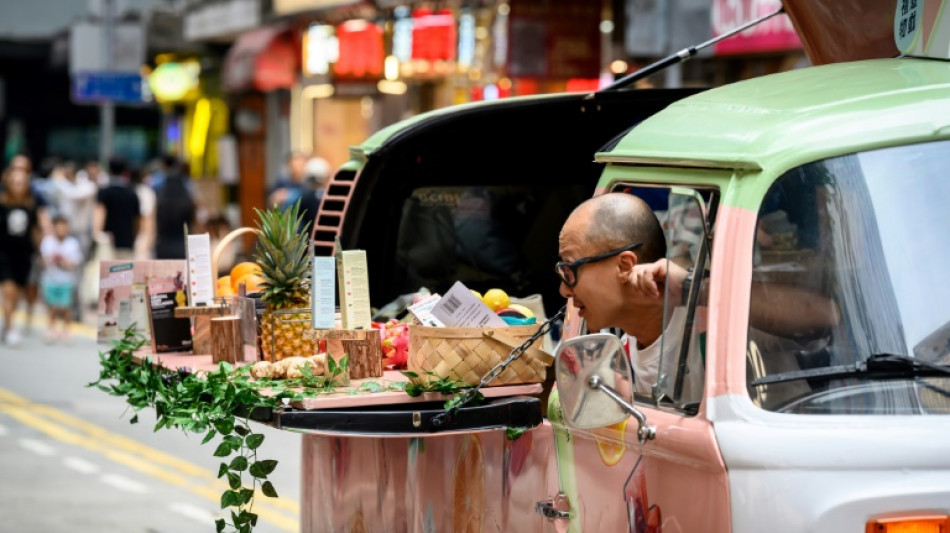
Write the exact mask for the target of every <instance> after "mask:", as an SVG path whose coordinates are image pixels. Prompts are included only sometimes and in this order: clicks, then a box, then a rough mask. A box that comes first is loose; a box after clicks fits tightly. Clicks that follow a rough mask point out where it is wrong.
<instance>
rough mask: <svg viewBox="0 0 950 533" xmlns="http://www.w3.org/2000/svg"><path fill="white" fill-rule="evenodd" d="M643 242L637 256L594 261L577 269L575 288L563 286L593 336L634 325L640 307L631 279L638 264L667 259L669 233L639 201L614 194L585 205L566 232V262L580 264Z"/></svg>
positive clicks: (623, 254)
mask: <svg viewBox="0 0 950 533" xmlns="http://www.w3.org/2000/svg"><path fill="white" fill-rule="evenodd" d="M636 243H642V244H641V245H640V246H639V247H638V248H637V249H636V250H634V251H629V250H628V251H623V252H620V253H617V254H614V255H611V256H609V257H606V258H604V259H600V260H597V261H590V262H587V263H584V264H582V265H580V266H577V267H576V268H575V269H574V273H575V274H576V275H575V279H574V282H575V283H574V286H573V287H569V286H568V285H567V284H566V283H564V282H563V281H562V282H561V295H562V296H564V297H565V298H568V297H573V298H574V305H575V306H576V307H577V308H578V309H579V310H580V311H579V315H580V316H581V317H583V318H585V319H586V320H587V324H588V327H589V329H590V330H591V331H597V330H600V329H603V328H608V327H623V325H624V322H625V321H629V320H631V310H633V311H636V305H635V304H634V302H633V301H632V300H631V298H630V294H629V291H628V289H629V283H630V274H631V272H632V270H633V267H635V266H636V265H638V264H647V263H652V262H654V261H657V260H659V259H662V258H663V257H664V256H665V255H666V240H665V238H664V235H663V228H662V227H661V226H660V223H659V221H657V219H656V216H655V215H654V214H653V211H652V210H651V209H650V207H649V206H648V205H647V204H646V203H644V202H643V201H642V200H640V199H639V198H637V197H636V196H633V195H630V194H624V193H610V194H605V195H602V196H597V197H594V198H592V199H590V200H587V201H586V202H584V203H582V204H581V205H579V206H578V207H577V208H576V209H575V210H574V212H572V213H571V215H570V216H569V217H568V218H567V221H566V222H565V223H564V226H563V227H562V228H561V234H560V237H559V252H560V255H561V260H562V261H565V262H568V263H574V262H576V261H578V260H581V259H585V258H591V257H595V256H598V255H601V254H605V253H607V252H612V251H615V250H618V249H621V248H624V247H626V246H629V245H631V244H636ZM624 329H626V328H624Z"/></svg>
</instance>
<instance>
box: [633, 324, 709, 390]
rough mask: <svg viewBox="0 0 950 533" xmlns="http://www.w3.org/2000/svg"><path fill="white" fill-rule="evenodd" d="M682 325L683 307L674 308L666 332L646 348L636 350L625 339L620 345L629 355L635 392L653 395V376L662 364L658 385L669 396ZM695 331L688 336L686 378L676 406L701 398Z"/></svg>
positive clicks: (681, 337) (700, 370)
mask: <svg viewBox="0 0 950 533" xmlns="http://www.w3.org/2000/svg"><path fill="white" fill-rule="evenodd" d="M685 326H686V308H685V307H676V308H674V309H673V315H672V316H671V317H670V319H669V321H668V322H667V324H666V329H664V330H663V335H661V336H660V338H658V339H657V340H656V341H655V342H654V343H653V344H651V345H649V346H647V347H646V348H643V349H642V350H638V349H637V339H636V338H635V337H631V336H625V339H624V343H625V345H626V346H627V351H628V353H629V354H630V364H631V366H632V367H633V380H634V383H635V384H636V386H637V393H639V394H642V395H644V396H652V395H653V386H654V385H656V383H657V377H658V376H657V374H658V373H659V371H660V365H661V364H662V365H663V372H662V376H663V378H662V379H663V382H662V383H661V384H660V386H661V390H662V391H663V392H665V393H666V394H667V395H668V396H672V395H673V388H674V386H675V383H676V381H675V380H676V371H677V364H678V362H679V358H680V348H681V346H682V345H683V328H684V327H685ZM695 329H696V328H695V327H694V331H693V334H692V335H690V342H689V355H688V356H687V365H686V366H687V370H686V377H685V378H684V381H683V395H682V396H683V397H682V399H680V401H678V402H677V403H679V404H683V403H693V402H698V401H700V400H701V399H702V395H703V360H702V353H700V349H699V341H698V338H699V334H698V332H697V331H695ZM661 355H662V363H661V357H660V356H661Z"/></svg>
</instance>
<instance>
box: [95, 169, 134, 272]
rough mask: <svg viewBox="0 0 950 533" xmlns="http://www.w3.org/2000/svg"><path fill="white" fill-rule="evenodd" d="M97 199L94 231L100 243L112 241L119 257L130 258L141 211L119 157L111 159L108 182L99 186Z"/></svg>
mask: <svg viewBox="0 0 950 533" xmlns="http://www.w3.org/2000/svg"><path fill="white" fill-rule="evenodd" d="M96 202H97V203H96V216H95V226H94V228H95V229H94V232H95V233H94V234H95V235H96V240H97V242H102V241H103V240H105V241H107V242H111V243H112V247H113V249H114V250H115V257H116V259H129V260H131V259H132V258H133V257H134V255H135V252H134V248H135V236H136V235H137V234H138V231H139V223H140V221H141V217H142V212H141V207H140V205H139V197H138V195H137V194H135V190H134V189H133V188H132V187H131V185H130V184H129V174H128V171H127V167H126V165H125V163H124V162H122V161H120V160H117V159H115V160H112V161H110V162H109V185H107V186H106V187H103V188H102V189H99V194H98V196H97V198H96Z"/></svg>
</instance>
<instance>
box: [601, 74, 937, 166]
mask: <svg viewBox="0 0 950 533" xmlns="http://www.w3.org/2000/svg"><path fill="white" fill-rule="evenodd" d="M948 137H950V63H947V62H943V61H937V60H927V59H910V58H900V59H879V60H871V61H859V62H853V63H839V64H833V65H825V66H819V67H809V68H804V69H799V70H794V71H790V72H784V73H780V74H774V75H770V76H763V77H760V78H755V79H751V80H747V81H743V82H738V83H734V84H730V85H726V86H723V87H720V88H717V89H712V90H709V91H705V92H702V93H699V94H697V95H694V96H691V97H689V98H685V99H683V100H680V101H679V102H676V103H674V104H672V105H670V106H669V107H668V108H666V109H665V110H663V111H661V112H659V113H657V114H656V115H654V116H652V117H650V118H649V119H647V120H645V121H643V122H642V123H641V124H640V125H638V126H637V127H636V128H634V129H633V130H632V131H631V132H630V133H629V134H628V135H627V136H626V137H624V138H623V139H622V140H621V141H620V143H618V144H617V146H616V147H615V148H614V149H613V150H611V151H610V152H608V153H604V154H598V159H600V160H605V161H611V160H614V161H626V160H630V161H632V162H645V163H657V162H661V163H667V164H674V165H686V166H704V167H705V166H708V167H718V168H722V167H726V168H747V169H755V168H762V169H770V170H772V172H775V171H780V169H788V168H791V167H793V166H797V165H799V164H803V163H806V162H809V161H814V160H817V159H821V158H824V157H830V156H834V155H840V154H844V153H851V152H855V151H859V150H866V149H873V148H879V147H883V146H891V145H898V144H905V143H909V142H919V141H926V140H936V139H939V138H948ZM772 172H767V173H766V174H772ZM773 175H774V174H773Z"/></svg>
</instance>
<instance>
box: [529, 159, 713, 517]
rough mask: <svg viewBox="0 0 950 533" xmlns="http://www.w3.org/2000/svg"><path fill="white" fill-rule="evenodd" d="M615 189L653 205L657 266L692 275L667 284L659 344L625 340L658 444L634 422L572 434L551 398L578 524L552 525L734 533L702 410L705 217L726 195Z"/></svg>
mask: <svg viewBox="0 0 950 533" xmlns="http://www.w3.org/2000/svg"><path fill="white" fill-rule="evenodd" d="M608 172H609V170H608ZM677 172H680V173H683V174H686V172H685V171H680V170H676V171H673V172H672V173H668V174H667V177H669V178H672V177H673V176H672V174H674V173H677ZM692 173H693V174H694V175H695V174H696V171H692ZM703 173H706V172H705V171H704V172H703ZM717 173H721V172H718V171H714V172H708V173H706V174H709V177H715V176H714V174H717ZM613 190H614V191H622V192H627V193H630V194H635V195H637V196H639V197H640V198H641V199H643V200H644V201H646V202H647V203H648V204H650V206H651V207H652V208H653V210H654V213H655V214H656V215H657V218H658V220H659V222H660V223H661V225H662V227H663V228H664V230H665V235H666V256H665V258H663V259H660V260H659V261H660V262H662V263H663V264H664V265H665V266H666V268H667V270H668V271H671V270H678V271H679V272H681V273H686V272H687V269H691V271H692V273H691V274H689V277H688V278H687V279H688V280H689V281H688V283H686V284H683V285H678V286H675V285H676V284H673V283H668V284H665V285H661V288H662V289H664V290H663V291H662V292H661V294H662V299H663V301H662V302H659V308H658V310H657V312H660V313H662V316H663V328H662V335H661V336H660V337H659V339H657V340H656V341H655V342H650V343H649V345H646V346H644V345H643V344H642V343H639V342H638V341H637V339H636V338H634V337H631V336H627V335H623V340H624V341H625V343H626V346H627V347H628V354H629V356H630V361H631V365H632V367H633V369H634V381H635V383H636V394H635V405H636V407H637V408H638V409H640V410H641V411H642V412H643V414H644V415H646V419H647V424H648V425H649V426H653V427H655V429H656V436H655V438H654V439H652V440H649V441H647V442H644V443H641V442H639V440H638V427H637V421H636V420H635V419H633V418H628V419H627V420H625V421H623V422H621V423H619V424H616V425H614V426H609V427H605V428H599V429H594V430H577V429H573V428H570V427H569V426H567V424H566V423H565V422H564V419H563V415H562V413H561V411H560V406H559V405H558V403H557V400H556V398H555V395H554V394H552V400H551V401H549V405H548V416H549V419H550V421H551V424H552V426H554V429H555V450H556V452H557V456H558V470H559V472H558V475H559V484H560V488H561V493H562V496H561V499H566V500H567V502H569V508H570V511H569V514H570V519H569V525H568V523H566V522H565V520H564V519H561V520H560V521H558V520H553V521H552V522H551V524H552V527H551V529H550V530H552V531H564V530H565V529H566V530H567V531H571V532H574V533H577V532H581V531H629V532H631V533H634V532H635V533H644V532H650V533H659V532H664V533H668V532H679V531H682V532H691V531H704V532H716V531H723V532H724V531H729V527H730V515H729V495H728V482H727V477H726V472H725V467H724V465H723V462H722V459H721V454H720V452H719V448H718V445H717V443H716V440H715V436H714V432H713V428H712V425H711V423H710V422H709V421H708V420H707V419H706V417H705V413H704V410H703V403H702V400H703V394H704V388H705V363H706V361H705V357H706V325H707V321H706V313H705V308H706V298H707V292H708V284H709V276H713V275H715V273H713V272H709V264H710V255H709V250H710V248H709V247H710V246H711V242H710V241H708V240H707V239H706V237H705V235H706V234H707V232H704V230H703V226H704V223H705V222H706V221H707V220H708V221H709V222H714V219H712V218H709V217H704V213H705V212H707V211H708V212H709V213H715V211H716V204H717V199H718V194H719V193H718V191H717V190H716V189H715V188H712V187H698V188H695V189H692V188H688V189H684V188H681V187H677V188H670V187H669V186H666V187H660V186H649V187H641V186H629V185H622V186H618V187H615V188H614V189H613ZM694 195H695V196H694ZM690 288H692V289H690ZM645 312H646V311H645ZM618 334H622V332H618ZM684 346H685V347H686V348H684ZM564 507H565V506H563V505H562V506H561V508H562V509H563V508H564Z"/></svg>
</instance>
